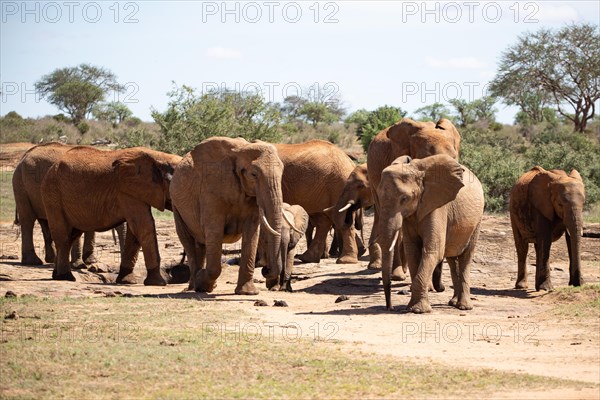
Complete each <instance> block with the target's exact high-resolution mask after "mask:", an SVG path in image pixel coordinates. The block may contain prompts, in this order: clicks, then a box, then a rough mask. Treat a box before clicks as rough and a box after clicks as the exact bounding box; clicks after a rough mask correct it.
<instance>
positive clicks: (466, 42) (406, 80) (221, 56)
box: [0, 1, 600, 122]
mask: <svg viewBox="0 0 600 400" xmlns="http://www.w3.org/2000/svg"><path fill="white" fill-rule="evenodd" d="M0 6H1V12H2V15H1V20H0V24H1V25H0V81H1V83H2V92H3V95H2V98H1V102H0V114H1V115H4V114H6V113H7V112H9V111H12V110H15V111H17V112H18V113H19V114H21V115H23V116H27V117H38V116H43V115H47V114H56V113H58V112H59V111H58V109H57V108H56V107H54V106H52V105H50V104H48V103H47V102H46V101H45V100H43V99H41V100H40V99H38V98H36V96H35V95H34V94H33V93H32V92H33V88H34V86H33V85H34V82H35V81H36V80H38V79H39V78H40V77H41V76H43V75H44V74H47V73H49V72H51V71H53V70H54V69H56V68H61V67H65V66H75V65H78V64H80V63H91V64H94V65H98V66H103V67H106V68H108V69H110V70H111V71H112V72H114V73H115V74H116V75H117V77H118V80H119V82H120V83H123V84H125V85H126V87H127V90H126V92H125V93H122V94H120V95H119V98H118V100H121V101H123V102H125V103H127V105H128V106H129V108H130V109H131V110H132V111H133V112H134V114H135V115H136V116H138V117H140V118H142V119H143V120H147V121H149V120H151V116H150V111H151V108H152V107H153V108H156V109H158V110H164V109H165V107H166V105H167V102H168V98H167V95H166V93H167V92H168V91H169V90H171V89H172V88H173V83H172V82H173V81H175V82H176V83H177V84H178V85H182V84H186V85H189V86H192V87H195V88H197V89H199V90H202V89H203V88H204V89H208V88H212V87H214V86H227V87H230V88H239V89H241V90H250V91H251V90H257V89H258V90H261V91H262V92H263V94H264V95H265V97H266V98H268V99H269V100H272V101H281V100H282V98H283V96H284V95H285V94H295V93H296V92H297V91H298V89H300V90H303V91H304V92H306V90H309V88H311V87H312V89H313V90H314V89H316V90H318V91H319V93H320V94H321V95H322V96H325V97H327V96H331V95H334V94H337V95H339V96H341V98H342V100H343V101H344V105H345V107H346V108H347V109H348V110H349V111H352V110H356V109H359V108H366V109H369V110H371V109H374V108H376V107H378V106H381V105H384V104H389V105H395V106H400V107H402V108H403V109H405V110H407V111H409V114H410V113H412V112H413V111H414V110H415V109H417V108H419V107H422V106H424V105H427V104H431V103H434V102H436V101H439V102H442V103H447V100H448V99H451V98H455V97H460V98H465V99H467V100H473V99H475V98H478V97H480V96H481V95H482V94H484V93H485V85H486V83H487V82H489V80H490V79H491V78H492V77H493V76H494V73H495V70H496V65H497V62H498V60H499V58H500V55H501V53H502V51H503V50H504V49H506V48H507V47H508V46H509V45H511V44H513V43H515V41H516V39H517V37H518V35H520V34H522V33H523V32H526V31H535V30H537V29H539V28H541V27H547V28H556V27H560V26H562V25H564V24H566V23H571V22H582V21H588V22H593V23H595V24H598V23H599V22H600V21H599V18H600V2H598V1H569V2H560V1H519V2H517V1H495V2H493V1H490V2H485V1H464V2H462V1H456V2H434V1H429V2H423V1H415V2H412V1H404V2H400V1H331V2H327V1H321V2H316V1H297V2H284V1H256V2H237V1H231V2H222V1H204V2H200V1H198V2H192V1H180V2H172V1H171V2H165V1H130V2H125V1H124V2H115V1H108V2H101V1H97V2H93V1H72V2H63V1H57V2H27V3H24V2H22V1H1V2H0ZM497 108H498V109H499V113H498V117H499V120H500V121H502V122H512V119H513V116H514V113H515V111H516V110H515V109H514V108H507V107H506V106H504V105H503V104H501V103H498V104H497Z"/></svg>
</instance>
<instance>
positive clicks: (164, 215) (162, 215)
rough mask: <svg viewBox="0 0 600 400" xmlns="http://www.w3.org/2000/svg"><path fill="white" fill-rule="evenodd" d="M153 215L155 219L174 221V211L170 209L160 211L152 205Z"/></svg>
mask: <svg viewBox="0 0 600 400" xmlns="http://www.w3.org/2000/svg"><path fill="white" fill-rule="evenodd" d="M152 216H153V217H154V218H155V219H165V220H171V221H173V212H172V211H169V210H165V211H160V210H157V209H156V208H154V207H152Z"/></svg>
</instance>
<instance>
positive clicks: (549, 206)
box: [527, 168, 557, 221]
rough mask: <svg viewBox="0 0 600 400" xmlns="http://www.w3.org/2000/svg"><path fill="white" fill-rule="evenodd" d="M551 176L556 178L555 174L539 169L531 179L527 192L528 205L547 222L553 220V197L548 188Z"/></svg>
mask: <svg viewBox="0 0 600 400" xmlns="http://www.w3.org/2000/svg"><path fill="white" fill-rule="evenodd" d="M552 175H555V176H557V175H556V174H552V172H549V171H545V170H543V169H541V168H540V169H538V170H537V174H536V175H535V176H534V177H533V178H532V179H531V182H530V183H529V188H528V190H527V196H528V198H529V202H530V204H531V205H533V207H534V208H535V209H536V210H538V211H539V212H540V213H541V214H542V215H543V216H544V217H545V218H546V219H547V220H549V221H553V220H554V205H553V197H554V196H553V195H552V190H551V188H550V184H551V183H552Z"/></svg>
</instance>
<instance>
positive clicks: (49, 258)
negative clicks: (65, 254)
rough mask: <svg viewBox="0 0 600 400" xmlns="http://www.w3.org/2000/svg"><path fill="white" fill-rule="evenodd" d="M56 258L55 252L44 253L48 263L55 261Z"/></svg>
mask: <svg viewBox="0 0 600 400" xmlns="http://www.w3.org/2000/svg"><path fill="white" fill-rule="evenodd" d="M36 257H37V256H36ZM55 260H56V254H54V252H48V251H47V252H46V254H45V255H44V261H46V263H48V264H52V263H54V261H55Z"/></svg>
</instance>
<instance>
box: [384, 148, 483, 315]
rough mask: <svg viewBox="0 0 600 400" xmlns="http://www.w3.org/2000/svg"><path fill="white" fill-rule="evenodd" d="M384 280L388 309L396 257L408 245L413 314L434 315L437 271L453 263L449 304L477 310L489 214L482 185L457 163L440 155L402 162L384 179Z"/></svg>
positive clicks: (406, 251) (403, 160)
mask: <svg viewBox="0 0 600 400" xmlns="http://www.w3.org/2000/svg"><path fill="white" fill-rule="evenodd" d="M377 194H378V196H379V199H380V205H381V209H380V211H381V221H382V224H381V229H380V231H379V235H378V237H377V241H378V243H379V245H380V246H381V249H382V253H383V254H382V255H383V257H382V259H383V262H382V264H383V265H382V276H383V287H384V291H385V303H386V307H387V309H389V310H391V309H392V303H391V273H392V261H393V260H392V252H393V250H394V247H395V244H396V242H397V240H403V244H404V250H405V255H406V259H407V264H408V269H409V271H410V276H411V299H410V302H409V303H408V307H407V308H408V310H409V311H412V312H413V313H426V312H431V305H430V303H429V298H428V291H429V283H430V282H431V279H432V275H433V271H434V269H435V268H436V266H437V265H439V264H440V263H441V262H442V260H443V259H444V257H446V259H447V260H448V264H449V266H450V273H451V276H452V283H453V285H454V295H453V297H452V299H451V300H450V302H449V304H450V305H451V306H453V307H456V308H458V309H461V310H470V309H472V308H473V307H472V305H471V300H470V263H471V260H472V258H473V254H474V250H475V246H476V244H477V239H478V236H479V226H480V223H481V217H482V215H483V209H484V196H483V189H482V187H481V183H480V182H479V180H478V179H477V177H476V176H475V175H474V174H473V173H472V172H471V171H469V170H468V169H467V168H466V167H464V166H461V165H460V164H459V163H458V162H457V161H456V160H454V159H453V158H452V157H450V156H448V155H445V154H440V155H433V156H429V157H426V158H423V159H415V160H412V159H411V158H410V157H408V156H403V157H399V158H398V159H396V160H395V161H394V162H393V163H392V165H390V166H389V167H386V168H385V169H384V170H383V172H382V174H381V182H380V183H379V186H378V188H377Z"/></svg>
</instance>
